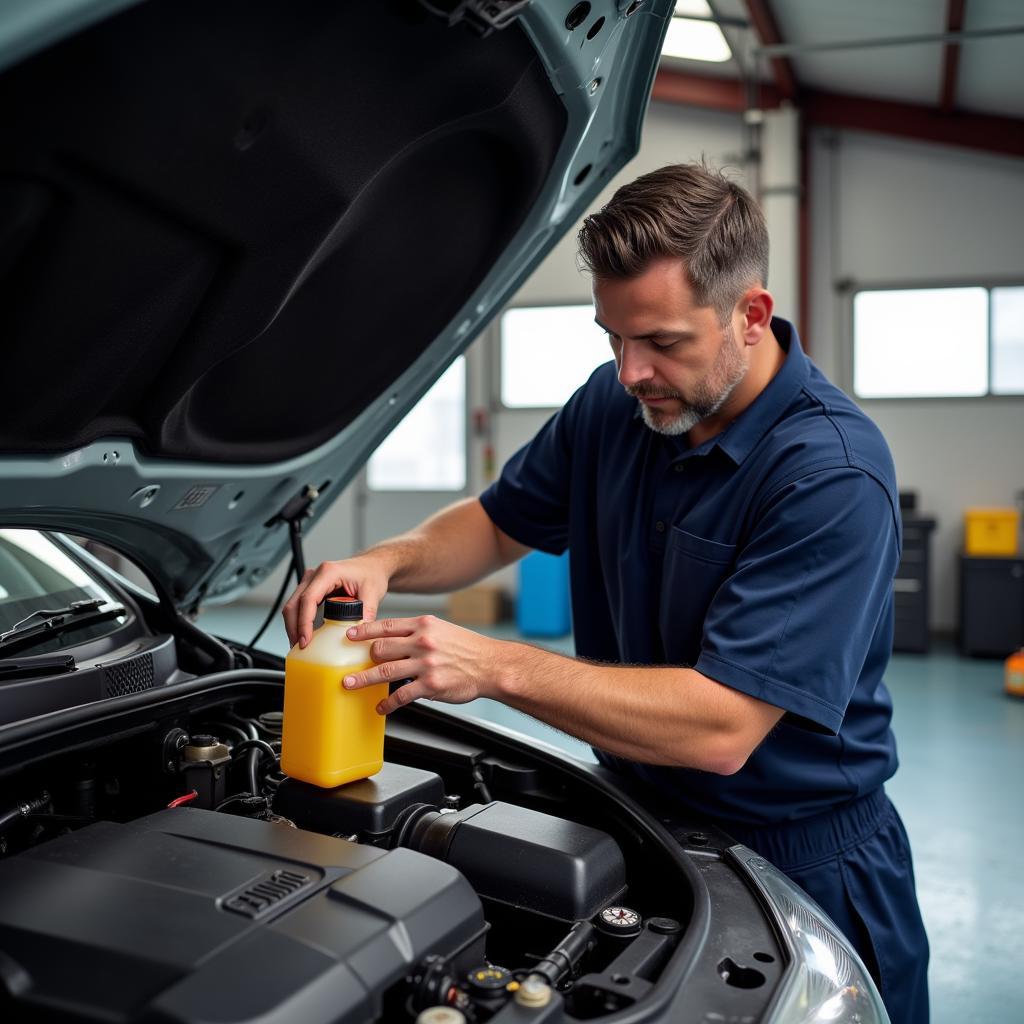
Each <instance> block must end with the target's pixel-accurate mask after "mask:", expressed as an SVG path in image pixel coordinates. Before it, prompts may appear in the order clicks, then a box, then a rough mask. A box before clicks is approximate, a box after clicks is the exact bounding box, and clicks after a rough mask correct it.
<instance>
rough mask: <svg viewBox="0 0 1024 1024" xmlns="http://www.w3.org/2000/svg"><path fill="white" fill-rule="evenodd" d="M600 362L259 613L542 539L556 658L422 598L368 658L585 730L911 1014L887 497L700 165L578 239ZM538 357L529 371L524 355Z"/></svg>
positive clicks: (911, 930)
mask: <svg viewBox="0 0 1024 1024" xmlns="http://www.w3.org/2000/svg"><path fill="white" fill-rule="evenodd" d="M579 248H580V257H581V261H582V263H583V264H584V265H585V266H586V268H587V269H588V270H589V271H590V272H591V275H592V280H593V293H594V305H595V309H596V313H597V316H596V320H597V322H598V324H599V325H600V326H601V327H602V328H603V329H604V330H605V331H607V333H608V338H609V341H610V343H611V349H612V352H613V354H614V357H615V361H614V365H613V364H612V363H610V362H609V363H606V364H605V365H603V366H601V367H599V368H598V369H597V370H595V371H594V373H593V375H592V376H591V377H590V379H589V380H588V381H587V382H586V383H585V384H584V385H583V387H581V388H580V389H579V390H578V391H577V392H576V393H575V395H573V397H572V398H571V399H570V400H569V401H568V402H567V403H566V405H565V406H564V407H563V408H562V409H561V410H560V411H559V412H557V413H556V414H555V415H554V416H553V417H552V418H551V419H550V420H549V421H548V423H547V424H546V425H545V426H544V427H543V428H542V429H541V431H540V432H539V433H538V434H537V436H536V437H535V438H534V439H533V440H532V441H531V442H530V443H529V444H527V445H526V446H525V447H524V448H522V449H521V450H520V451H519V452H518V453H516V454H515V455H514V456H513V457H512V458H511V459H510V460H509V462H508V463H507V464H506V466H505V467H504V469H503V471H502V473H501V476H500V478H499V479H498V480H497V482H496V483H494V484H493V485H492V486H490V487H489V488H488V489H487V490H486V491H485V492H484V493H483V494H482V495H481V496H480V498H479V499H476V498H473V499H468V500H465V501H462V502H459V503H457V504H455V505H453V506H451V507H450V508H448V509H446V510H444V511H442V512H440V513H438V514H437V515H435V516H433V517H432V518H430V519H428V520H427V521H426V522H424V523H423V524H421V525H420V526H419V527H417V528H415V529H413V530H412V531H410V532H409V533H407V534H404V535H402V536H400V537H397V538H394V539H392V540H389V541H385V542H384V543H382V544H379V545H377V546H375V547H373V548H370V549H369V550H368V551H366V552H364V553H363V554H361V555H358V556H355V557H352V558H349V559H346V560H343V561H339V562H325V563H324V564H322V565H321V566H319V568H317V569H316V570H310V571H308V572H306V574H305V575H304V576H303V578H302V581H301V583H300V585H299V587H298V588H297V589H296V591H295V592H294V593H293V594H292V596H291V597H290V599H289V600H288V602H287V603H286V605H285V607H284V619H285V625H286V628H287V631H288V637H289V640H290V641H291V642H292V643H295V642H298V643H299V644H300V645H302V646H305V644H306V643H307V642H308V641H309V638H310V634H311V630H312V626H313V620H314V615H315V613H316V610H317V606H318V604H319V603H320V602H321V601H322V600H323V599H324V598H325V597H326V596H328V595H329V594H332V593H335V592H346V593H348V594H350V595H353V596H358V597H360V598H361V599H362V601H363V603H364V608H365V614H366V618H367V619H368V620H373V619H375V618H376V612H377V609H378V607H379V603H380V601H381V599H382V598H383V597H384V595H385V594H386V593H387V591H388V590H394V591H412V592H419V593H427V592H443V591H449V590H455V589H458V588H461V587H464V586H466V585H468V584H470V583H472V582H473V581H475V580H477V579H479V578H481V577H483V576H485V575H487V574H488V573H491V572H493V571H494V570H496V569H498V568H500V567H501V566H504V565H508V564H509V563H511V562H513V561H514V560H516V559H518V558H520V557H522V556H523V555H524V554H525V553H527V552H528V551H529V550H530V549H534V548H535V549H539V550H541V551H546V552H550V553H553V554H558V553H561V552H563V551H564V550H565V549H566V548H568V550H569V552H570V566H571V579H572V608H573V623H574V634H575V642H576V650H577V655H578V657H577V658H575V659H572V658H567V657H563V656H560V655H558V654H554V653H550V652H548V651H544V650H538V649H536V648H534V647H531V646H528V645H526V644H521V643H514V642H508V641H502V640H496V639H492V638H489V637H485V636H481V635H479V634H477V633H475V632H472V631H470V630H467V629H463V628H461V627H459V626H456V625H454V624H451V623H448V622H444V621H442V620H439V619H437V618H435V617H433V616H423V617H418V618H408V619H383V620H378V621H368V622H367V623H366V624H365V625H362V626H359V627H357V628H356V629H355V630H353V631H351V633H350V635H352V636H353V637H354V638H356V639H370V640H373V644H372V646H371V655H372V657H373V660H374V661H375V662H376V663H377V664H376V667H375V668H373V669H371V670H369V671H366V672H363V673H360V674H358V675H356V676H354V677H348V678H346V679H345V680H344V685H345V686H347V687H360V686H366V685H369V684H371V683H379V682H381V681H396V680H400V679H411V680H412V681H411V682H409V683H407V684H406V685H405V686H402V687H400V688H398V689H396V690H395V691H394V692H393V693H392V694H391V695H390V696H389V697H388V698H387V699H386V700H385V701H382V702H381V704H380V705H379V707H378V711H379V712H380V713H381V714H388V713H390V712H392V711H394V710H395V709H396V708H398V707H400V706H402V705H404V704H407V703H408V702H410V701H412V700H415V699H416V698H420V697H424V698H428V699H431V700H440V701H446V702H449V703H463V702H466V701H470V700H473V699H475V698H477V697H489V698H491V699H493V700H499V701H502V702H503V703H505V704H508V705H510V706H511V707H514V708H518V709H519V710H521V711H524V712H526V713H528V714H530V715H532V716H534V717H536V718H538V719H540V720H541V721H544V722H546V723H548V724H550V725H552V726H554V727H556V728H558V729H561V730H563V731H565V732H566V733H569V734H570V735H572V736H576V737H579V738H580V739H582V740H584V741H586V742H588V743H590V744H592V745H593V746H594V748H595V751H596V753H597V755H598V757H599V759H600V760H601V761H602V762H603V763H605V764H607V765H611V766H613V767H615V768H616V769H618V770H619V771H621V772H625V773H628V774H630V775H632V776H635V777H639V778H640V779H641V780H643V781H644V782H646V783H647V784H649V785H650V786H652V787H654V788H655V789H656V790H657V791H658V792H660V793H661V794H664V795H666V796H668V797H669V798H670V799H671V800H673V801H674V802H675V805H676V806H677V807H678V808H679V811H680V813H688V814H696V815H700V816H701V817H703V818H710V819H712V820H713V821H715V822H716V823H717V824H719V825H721V827H722V828H724V829H725V830H726V831H727V832H729V833H730V834H731V835H732V836H733V837H735V838H736V839H737V840H739V841H740V842H742V843H745V844H746V845H748V846H750V847H752V848H753V849H755V850H757V851H758V852H759V853H761V854H762V855H763V856H765V857H767V858H768V859H769V860H771V861H772V862H773V863H774V864H775V865H776V866H777V867H779V868H780V869H781V870H783V871H785V872H786V873H787V874H788V875H789V876H790V877H791V878H792V879H793V880H794V881H796V882H797V883H798V884H799V885H800V886H802V887H803V889H805V890H806V891H807V892H808V893H809V894H810V895H811V896H813V897H814V898H815V899H816V900H817V901H818V903H820V904H821V906H822V907H823V908H824V909H825V910H826V911H827V913H828V914H829V915H830V916H831V917H832V919H833V920H834V921H835V922H836V924H838V925H839V927H840V928H841V929H842V930H843V931H844V933H845V934H846V935H847V937H848V938H849V939H850V940H851V942H852V943H853V944H854V946H855V947H856V948H857V950H858V952H859V953H860V955H861V957H862V959H863V960H864V961H865V963H866V965H867V966H868V968H869V969H870V970H871V972H872V975H873V976H874V978H875V981H876V982H877V984H878V987H879V990H880V991H881V993H882V997H883V999H884V1001H885V1004H886V1007H887V1009H888V1011H889V1015H890V1017H891V1018H892V1020H893V1021H894V1022H895V1024H907V1022H924V1021H926V1020H927V1019H928V992H927V981H926V974H927V963H928V942H927V937H926V935H925V931H924V926H923V923H922V920H921V915H920V911H919V909H918V905H917V897H916V894H915V888H914V877H913V868H912V864H911V855H910V848H909V843H908V840H907V836H906V832H905V831H904V828H903V824H902V822H901V821H900V819H899V816H898V815H897V813H896V810H895V808H894V807H893V806H892V804H891V803H890V802H889V800H888V798H887V797H886V795H885V791H884V789H883V783H884V782H885V781H886V779H888V778H890V777H891V776H892V774H893V773H894V771H895V770H896V765H897V758H896V748H895V741H894V738H893V735H892V732H891V730H890V728H889V722H890V718H891V714H892V702H891V699H890V696H889V693H888V690H887V689H886V686H885V684H884V683H883V681H882V673H883V671H884V669H885V667H886V664H887V663H888V659H889V653H890V650H891V648H892V637H893V597H892V591H893V588H892V580H893V576H894V574H895V570H896V566H897V563H898V561H899V551H900V543H901V536H900V517H899V503H898V499H897V491H896V480H895V473H894V468H893V464H892V459H891V457H890V455H889V451H888V449H887V447H886V444H885V441H884V440H883V438H882V436H881V434H880V433H879V431H878V430H877V428H876V427H875V426H874V424H873V423H871V421H870V420H868V419H867V417H866V416H865V415H864V414H863V413H862V412H861V411H860V410H859V409H858V408H857V406H856V405H855V404H854V403H853V402H851V401H850V400H849V399H848V398H847V397H846V396H845V395H844V394H843V393H842V392H841V391H840V390H839V389H838V388H836V387H835V386H833V385H832V384H831V383H829V381H828V380H826V378H825V377H824V376H823V375H822V373H821V372H820V371H819V370H818V369H817V367H815V366H814V365H813V364H812V363H811V361H810V360H809V359H808V358H807V356H806V355H805V354H804V352H803V350H802V348H801V345H800V340H799V338H798V337H797V333H796V331H795V329H794V327H793V325H792V324H790V323H789V322H787V321H786V320H783V319H780V318H777V317H773V316H772V312H773V305H774V302H773V299H772V296H771V294H770V293H769V292H768V291H767V290H766V288H765V283H766V281H767V270H768V235H767V229H766V225H765V221H764V217H763V215H762V213H761V211H760V209H759V207H758V206H757V204H756V203H755V201H754V200H753V198H752V197H751V196H750V195H749V193H747V192H746V191H745V190H744V189H742V188H741V187H739V186H738V185H736V184H735V183H733V182H731V181H729V180H728V179H727V178H725V177H724V176H723V175H721V174H720V173H718V172H716V171H712V170H709V169H708V168H707V167H705V166H703V165H701V164H687V165H674V166H669V167H664V168H662V169H661V170H658V171H654V172H652V173H650V174H646V175H644V176H643V177H641V178H638V179H637V180H636V181H634V182H632V183H630V184H628V185H625V186H623V187H622V188H620V189H619V190H618V191H617V192H616V193H615V195H614V196H613V198H612V199H611V201H610V202H609V203H608V204H607V205H606V206H605V207H604V208H603V209H602V210H601V211H600V212H598V213H597V214H594V215H592V216H590V217H587V218H586V220H585V221H584V223H583V227H582V229H581V231H580V234H579ZM537 370H538V372H543V367H538V368H537Z"/></svg>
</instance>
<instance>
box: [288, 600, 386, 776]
mask: <svg viewBox="0 0 1024 1024" xmlns="http://www.w3.org/2000/svg"><path fill="white" fill-rule="evenodd" d="M362 618H363V602H362V601H358V600H356V599H355V598H350V597H348V598H346V597H331V598H328V599H327V601H326V602H325V603H324V621H323V625H322V626H320V628H319V629H316V630H314V631H313V636H312V638H311V639H310V641H309V643H308V644H307V645H306V647H305V649H302V648H300V647H299V645H298V644H296V645H295V646H294V647H293V648H292V649H291V650H290V651H289V652H288V656H287V658H285V668H284V723H283V731H282V736H281V770H282V771H283V772H285V774H286V775H289V776H291V778H293V779H301V780H302V781H303V782H310V783H312V784H313V785H314V786H321V787H323V788H324V789H333V788H334V787H335V786H342V785H344V784H345V783H346V782H353V781H354V780H355V779H365V778H367V776H370V775H374V774H376V773H377V772H379V771H380V770H381V767H382V766H383V764H384V716H383V715H378V714H377V710H376V708H377V705H378V704H379V703H380V702H381V701H382V700H384V698H385V697H387V695H388V684H387V683H379V684H377V685H374V686H367V687H363V688H362V689H358V690H346V689H345V688H344V687H343V686H342V682H341V681H342V679H344V677H345V676H347V675H351V674H352V673H354V672H361V671H363V670H364V669H367V668H370V667H372V666H373V664H374V662H373V661H372V659H371V658H370V644H369V642H368V641H359V642H357V641H353V640H349V638H348V637H347V636H346V635H345V634H346V632H347V630H348V629H349V628H350V627H352V626H354V625H356V624H357V623H359V622H361V621H362Z"/></svg>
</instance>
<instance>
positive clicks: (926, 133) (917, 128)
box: [800, 92, 1024, 156]
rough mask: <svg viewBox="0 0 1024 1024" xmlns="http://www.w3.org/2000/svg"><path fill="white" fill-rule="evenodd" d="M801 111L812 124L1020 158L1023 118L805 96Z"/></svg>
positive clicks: (852, 98) (836, 96) (1023, 142)
mask: <svg viewBox="0 0 1024 1024" xmlns="http://www.w3.org/2000/svg"><path fill="white" fill-rule="evenodd" d="M800 106H801V109H802V110H803V112H804V116H805V117H806V118H807V120H808V121H809V122H810V123H811V124H827V125H832V126H834V127H836V128H852V129H855V130H857V131H865V132H881V133H882V134H883V135H898V136H900V137H902V138H905V139H916V140H919V141H921V142H938V143H942V144H944V145H947V146H965V147H966V148H968V149H981V150H986V151H987V152H989V153H1001V154H1003V155H1005V156H1024V119H1022V118H1018V117H1001V116H998V115H995V114H968V113H952V114H944V113H943V112H942V111H941V110H938V109H937V108H935V107H925V106H921V105H920V104H916V103H897V102H895V101H892V100H876V99H868V98H866V97H862V96H846V95H843V94H841V93H829V92H805V93H804V95H803V96H802V97H801V104H800Z"/></svg>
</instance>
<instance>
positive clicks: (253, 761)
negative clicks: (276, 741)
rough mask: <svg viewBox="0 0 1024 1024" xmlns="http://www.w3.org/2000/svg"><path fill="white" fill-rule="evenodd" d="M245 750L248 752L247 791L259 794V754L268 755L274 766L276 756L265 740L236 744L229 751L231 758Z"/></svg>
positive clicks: (249, 740) (244, 741)
mask: <svg viewBox="0 0 1024 1024" xmlns="http://www.w3.org/2000/svg"><path fill="white" fill-rule="evenodd" d="M247 750H248V751H249V763H248V764H247V765H246V771H247V773H248V775H249V789H250V790H251V791H252V792H253V793H259V791H260V778H259V763H260V754H267V755H269V756H270V758H271V760H272V761H273V762H274V764H275V765H276V764H277V763H278V758H277V754H276V753H275V752H274V748H273V747H272V746H271V745H270V744H269V743H268V742H267V741H266V740H258V739H248V740H242V742H241V743H236V744H235V746H234V747H233V748H232V750H231V756H232V757H235V755H236V754H241V753H244V752H245V751H247Z"/></svg>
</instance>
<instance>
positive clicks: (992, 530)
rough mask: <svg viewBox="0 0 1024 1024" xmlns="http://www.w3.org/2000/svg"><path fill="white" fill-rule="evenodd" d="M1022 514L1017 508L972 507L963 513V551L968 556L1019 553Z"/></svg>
mask: <svg viewBox="0 0 1024 1024" xmlns="http://www.w3.org/2000/svg"><path fill="white" fill-rule="evenodd" d="M1019 524H1020V513H1019V512H1018V511H1017V510H1016V509H1015V508H969V509H967V511H966V512H964V551H965V552H966V553H967V554H968V555H1015V554H1017V530H1018V527H1019Z"/></svg>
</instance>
